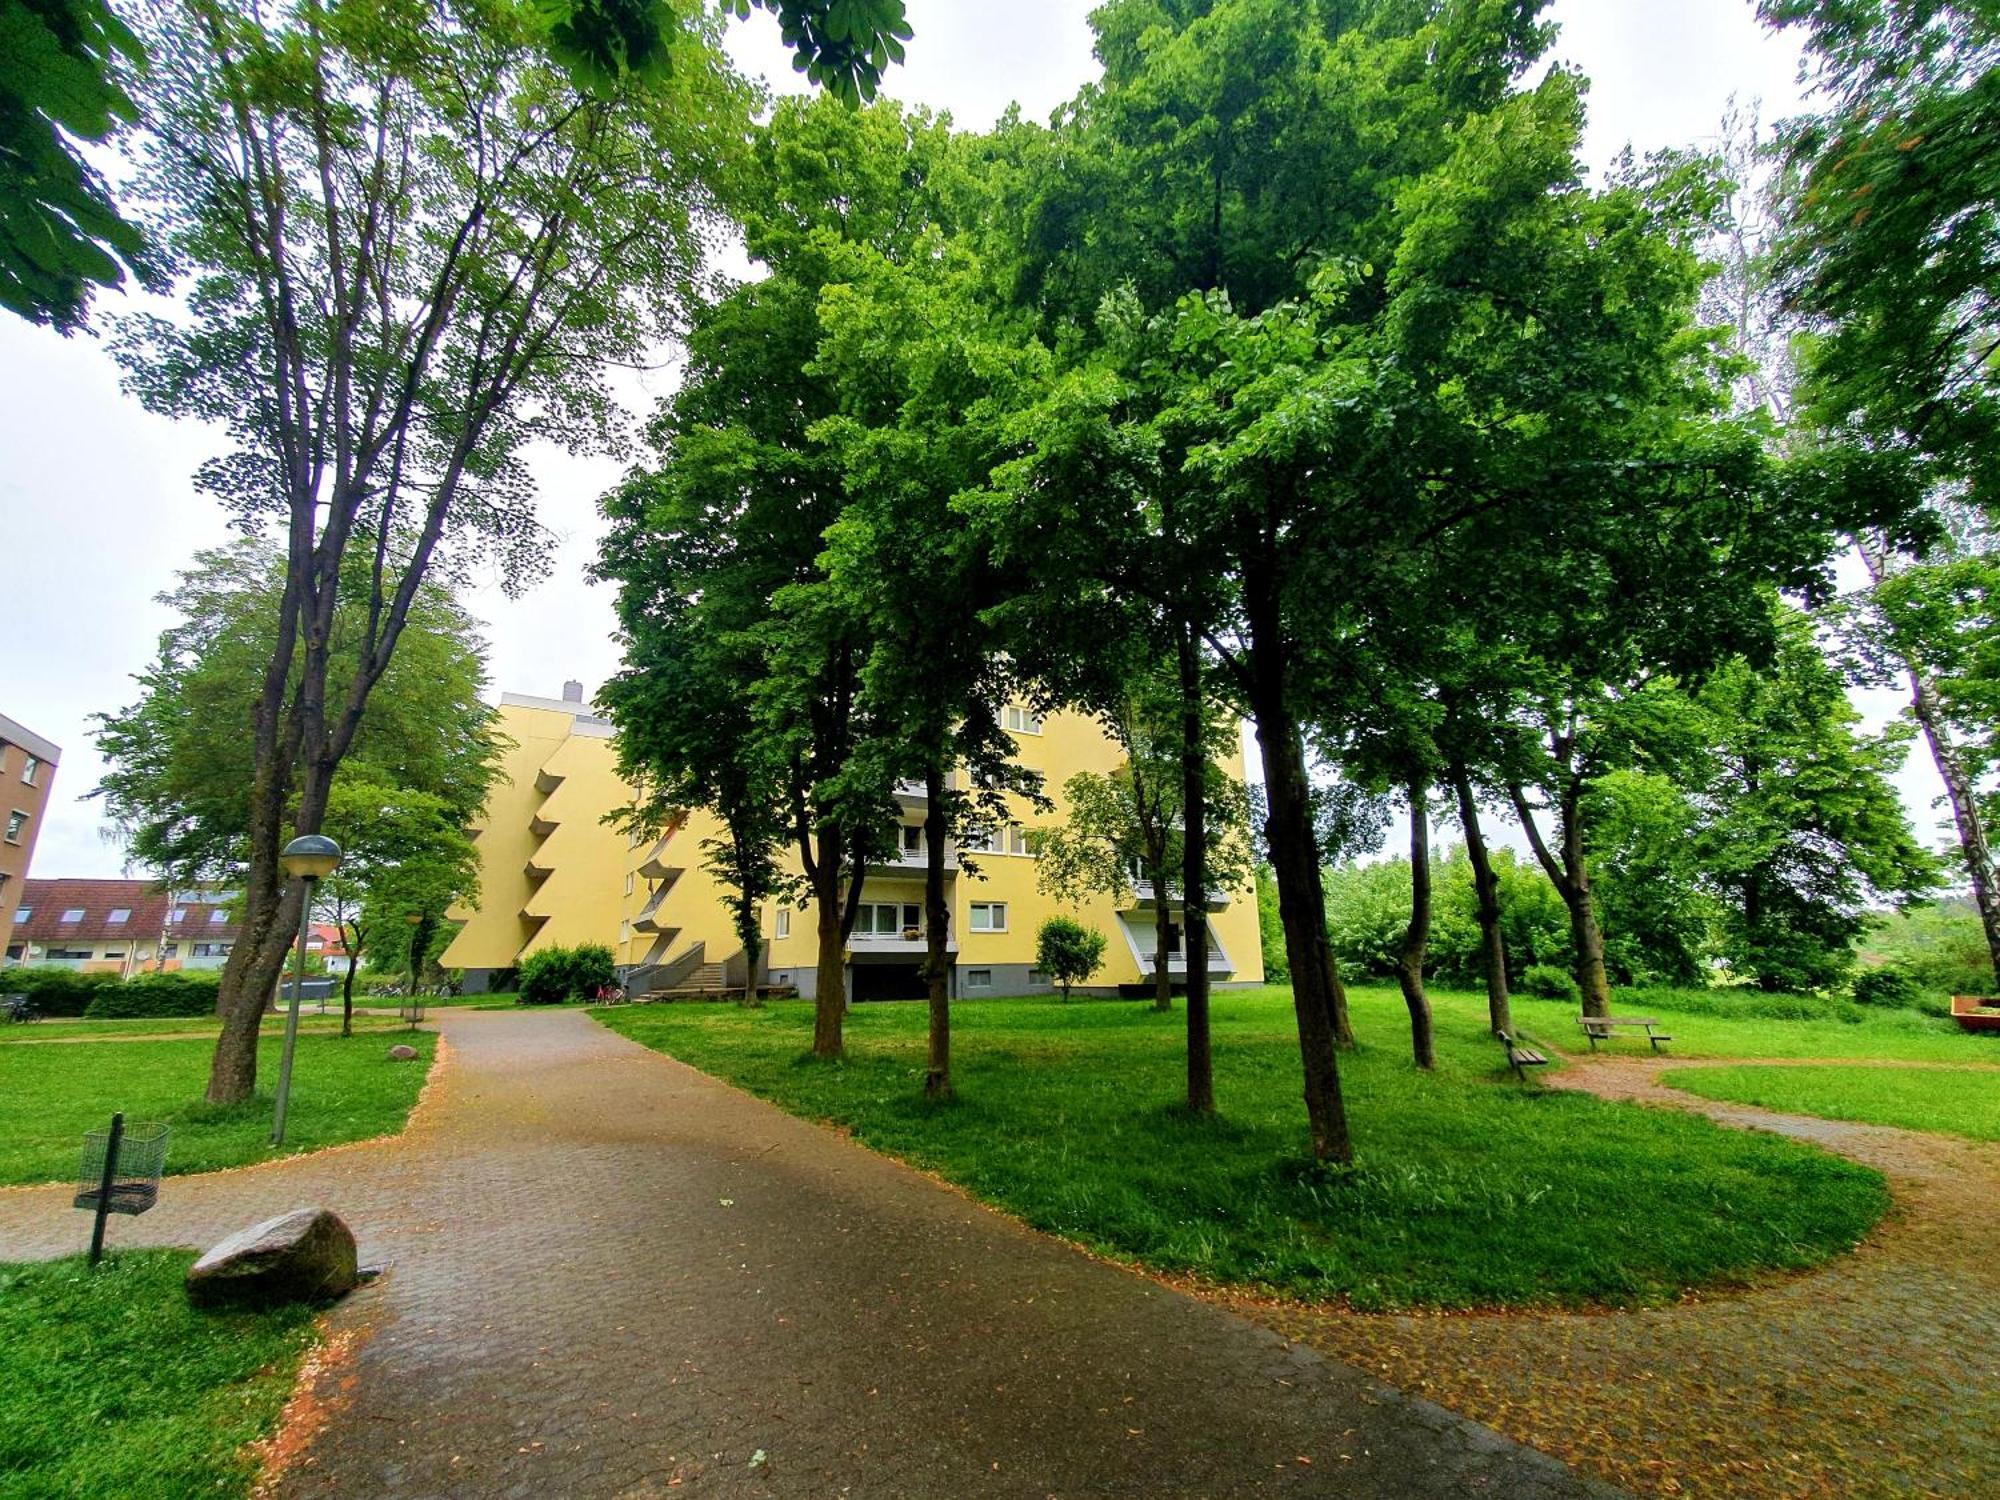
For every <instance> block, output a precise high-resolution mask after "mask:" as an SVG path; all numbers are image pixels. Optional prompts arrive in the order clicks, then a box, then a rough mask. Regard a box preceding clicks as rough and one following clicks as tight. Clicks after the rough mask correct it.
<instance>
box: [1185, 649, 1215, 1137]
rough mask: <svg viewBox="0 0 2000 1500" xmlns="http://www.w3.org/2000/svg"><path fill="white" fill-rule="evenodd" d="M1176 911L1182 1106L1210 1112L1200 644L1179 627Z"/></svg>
mask: <svg viewBox="0 0 2000 1500" xmlns="http://www.w3.org/2000/svg"><path fill="white" fill-rule="evenodd" d="M1179 648H1180V676H1181V745H1180V750H1181V912H1182V927H1183V932H1182V936H1181V941H1182V946H1183V948H1184V950H1185V952H1186V954H1187V964H1186V968H1187V1107H1188V1112H1189V1113H1190V1114H1196V1115H1212V1114H1214V1113H1215V1061H1214V1056H1213V1053H1212V1051H1211V1049H1210V1037H1209V1027H1208V745H1207V743H1206V741H1207V736H1206V735H1205V733H1204V730H1205V728H1206V723H1205V720H1206V715H1205V714H1204V713H1203V711H1202V708H1203V704H1202V683H1201V646H1200V642H1199V641H1197V640H1196V639H1195V637H1194V633H1193V631H1191V630H1189V629H1185V628H1183V629H1182V631H1181V633H1180V641H1179Z"/></svg>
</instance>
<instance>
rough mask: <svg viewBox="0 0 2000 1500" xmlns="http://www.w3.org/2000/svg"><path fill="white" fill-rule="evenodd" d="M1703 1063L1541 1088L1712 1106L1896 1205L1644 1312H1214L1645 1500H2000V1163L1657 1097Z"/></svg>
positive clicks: (1624, 1061)
mask: <svg viewBox="0 0 2000 1500" xmlns="http://www.w3.org/2000/svg"><path fill="white" fill-rule="evenodd" d="M1825 1061H1828V1062H1833V1061H1837V1059H1826V1060H1825ZM1773 1065H1774V1066H1782V1065H1783V1064H1782V1063H1774V1064H1773ZM1699 1066H1701V1064H1700V1063H1695V1062H1689V1061H1686V1060H1674V1059H1665V1058H1663V1059H1659V1060H1657V1061H1656V1060H1653V1059H1650V1058H1610V1057H1599V1058H1596V1059H1587V1058H1579V1059H1574V1060H1572V1063H1571V1066H1569V1067H1568V1068H1565V1069H1564V1070H1563V1071H1562V1072H1561V1073H1559V1074H1557V1075H1555V1076H1554V1077H1552V1078H1550V1079H1549V1080H1548V1081H1549V1082H1550V1083H1551V1084H1556V1085H1561V1086H1565V1087H1571V1088H1582V1089H1587V1090H1589V1091H1590V1092H1592V1093H1596V1094H1601V1095H1604V1096H1605V1097H1607V1098H1614V1099H1626V1100H1633V1101H1636V1102H1639V1103H1643V1104H1649V1105H1657V1106H1671V1107H1674V1108H1680V1109H1693V1110H1699V1111H1700V1112H1701V1113H1703V1114H1706V1115H1709V1116H1711V1117H1712V1118H1714V1119H1717V1120H1720V1121H1722V1122H1724V1123H1725V1124H1729V1125H1735V1126H1740V1127H1742V1128H1745V1129H1752V1130H1769V1131H1773V1132H1776V1133H1778V1134H1781V1135H1788V1136H1793V1137H1795V1138H1797V1139H1800V1140H1807V1141H1812V1142H1815V1143H1817V1144H1819V1145H1822V1146H1825V1147H1826V1148H1827V1149H1829V1150H1832V1151H1838V1152H1840V1153H1841V1154H1842V1155H1845V1156H1850V1157H1852V1158H1854V1159H1855V1160H1857V1161H1863V1162H1867V1163H1869V1164H1870V1165H1872V1166H1874V1167H1877V1168H1879V1169H1880V1170H1881V1171H1882V1172H1883V1173H1884V1174H1885V1175H1886V1176H1887V1178H1888V1181H1889V1187H1890V1191H1891V1193H1892V1194H1893V1197H1894V1204H1895V1206H1894V1207H1893V1208H1892V1209H1891V1210H1890V1213H1889V1216H1888V1218H1887V1219H1885V1220H1884V1221H1883V1223H1882V1224H1881V1226H1879V1227H1878V1228H1877V1230H1876V1232H1875V1233H1874V1234H1873V1235H1872V1236H1871V1237H1870V1238H1869V1240H1868V1241H1867V1242H1866V1243H1865V1244H1863V1245H1862V1247H1861V1248H1860V1250H1859V1251H1858V1252H1857V1253H1855V1254H1853V1255H1848V1256H1842V1257H1841V1258H1839V1259H1838V1260H1836V1261H1834V1262H1833V1263H1832V1264H1830V1265H1828V1266H1827V1267H1825V1268H1824V1269H1822V1270H1819V1271H1816V1272H1813V1273H1811V1274H1809V1275H1804V1276H1797V1277H1789V1278H1783V1279H1774V1280H1773V1281H1771V1282H1769V1283H1766V1284H1764V1285H1762V1286H1759V1287H1757V1288H1754V1289H1752V1290H1749V1291H1745V1292H1741V1293H1734V1294H1730V1293H1724V1294H1719V1295H1716V1296H1713V1297H1710V1298H1707V1299H1703V1300H1690V1301H1688V1302H1685V1303H1682V1304H1680V1305H1678V1306H1675V1307H1671V1308H1664V1309H1660V1310H1655V1311H1643V1312H1630V1313H1580V1314H1520V1313H1514V1314H1495V1315H1473V1316H1446V1317H1437V1316H1432V1317H1400V1316H1376V1315H1366V1316H1364V1315H1354V1314H1346V1313H1341V1312H1338V1311H1334V1310H1329V1309H1315V1308H1305V1307H1297V1306H1282V1305H1271V1306H1261V1307H1253V1306H1251V1305H1249V1304H1248V1303H1240V1304H1239V1303H1236V1302H1234V1301H1230V1300H1229V1299H1222V1300H1224V1301H1225V1304H1226V1305H1231V1306H1237V1307H1239V1310H1241V1311H1244V1312H1246V1313H1248V1314H1249V1315H1251V1316H1253V1317H1257V1318H1259V1319H1260V1320H1261V1321H1263V1322H1265V1323H1266V1324H1268V1325H1269V1326H1271V1327H1273V1328H1275V1329H1277V1330H1278V1331H1280V1332H1283V1333H1284V1334H1286V1335H1287V1336H1288V1337H1293V1338H1298V1339H1301V1340H1303V1341H1305V1342H1307V1343H1309V1344H1311V1345H1312V1346H1313V1347H1315V1348H1317V1349H1319V1350H1321V1351H1322V1352H1323V1353H1326V1354H1330V1355H1332V1356H1333V1357H1335V1358H1337V1359H1342V1360H1348V1361H1351V1362H1353V1363H1354V1364H1356V1365H1358V1366H1359V1367H1361V1368H1362V1369H1365V1370H1368V1371H1370V1372H1371V1373H1374V1374H1376V1375H1379V1376H1380V1377H1381V1378H1382V1379H1384V1380H1386V1381H1390V1382H1393V1383H1394V1384H1396V1385H1397V1386H1399V1387H1400V1388H1402V1389H1404V1390H1406V1391H1411V1392H1415V1393H1418V1394H1421V1395H1424V1396H1428V1397H1430V1398H1431V1399H1433V1400H1436V1401H1441V1402H1443V1403H1445V1404H1446V1405H1448V1406H1450V1407H1452V1408H1453V1409H1454V1410H1456V1411H1460V1412H1463V1413H1465V1414H1466V1415H1467V1416H1470V1417H1473V1418H1475V1419H1477V1420H1479V1421H1482V1422H1488V1423H1491V1424H1492V1425H1493V1426H1494V1427H1496V1428H1497V1429H1499V1430H1500V1431H1501V1432H1504V1433H1506V1434H1507V1435H1508V1436H1510V1437H1513V1438H1515V1439H1517V1440H1519V1441H1521V1442H1525V1443H1532V1444H1533V1445H1534V1446H1535V1447H1537V1448H1539V1449H1542V1450H1544V1451H1547V1452H1550V1453H1554V1454H1557V1455H1559V1456H1561V1457H1563V1458H1565V1459H1566V1460H1568V1461H1569V1462H1570V1463H1571V1464H1573V1465H1574V1466H1575V1467H1576V1468H1577V1469H1578V1470H1579V1471H1581V1472H1585V1473H1592V1474H1596V1475H1598V1476H1601V1477H1603V1478H1605V1479H1609V1480H1612V1481H1614V1482H1616V1483H1618V1484H1621V1485H1624V1486H1626V1487H1628V1488H1630V1489H1632V1490H1635V1491H1637V1492H1640V1493H1644V1494H1657V1495H1686V1496H1754V1497H1773V1496H1784V1497H1793V1496H1796V1497H1801V1500H1803V1497H1815V1500H1816V1497H1822V1496H1831V1495H1842V1496H1847V1495H1853V1496H1878V1495H1879V1496H1891V1495H1894V1496H1903V1495H1910V1496H1949V1497H1953V1500H1961V1497H1962V1500H1971V1497H1975V1496H1995V1495H2000V1287H1996V1284H1995V1280H1994V1276H1993V1266H1994V1259H1993V1257H1994V1250H1995V1246H1996V1245H2000V1146H1996V1145H1994V1144H1991V1143H1980V1142H1973V1141H1966V1140H1959V1139H1955V1138H1952V1137H1947V1136H1941V1135H1931V1134H1925V1133H1922V1132H1918V1131H1911V1130H1897V1129H1891V1128H1888V1127H1886V1126H1878V1125H1857V1124H1846V1123H1840V1122H1835V1121H1831V1120H1817V1119H1807V1118H1803V1117H1800V1116H1793V1115H1780V1114H1774V1113H1771V1112H1769V1111H1766V1110H1761V1109H1754V1108H1751V1107H1748V1106H1745V1105H1737V1104H1729V1103H1724V1102H1721V1101H1716V1100H1708V1099H1701V1098H1697V1097H1696V1096H1694V1095H1692V1094H1686V1093H1682V1092H1680V1091H1678V1090H1674V1089H1669V1088H1667V1087H1665V1086H1664V1085H1662V1084H1661V1083H1659V1082H1658V1079H1657V1075H1658V1074H1659V1073H1660V1072H1661V1071H1663V1070H1664V1069H1667V1068H1691V1067H1699Z"/></svg>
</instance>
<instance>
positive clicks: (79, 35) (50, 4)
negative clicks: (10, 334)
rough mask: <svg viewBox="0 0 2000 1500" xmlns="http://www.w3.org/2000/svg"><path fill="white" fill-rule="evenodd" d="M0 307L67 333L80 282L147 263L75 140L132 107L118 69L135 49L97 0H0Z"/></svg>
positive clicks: (141, 244) (139, 273) (105, 129)
mask: <svg viewBox="0 0 2000 1500" xmlns="http://www.w3.org/2000/svg"><path fill="white" fill-rule="evenodd" d="M0 48H3V49H4V51H5V54H6V59H7V66H6V70H5V73H4V75H0V205H4V207H0V307H5V308H7V309H8V310H9V311H11V312H14V313H18V314H19V315H20V316H21V317H23V318H26V319H27V320H28V321H29V322H31V323H46V324H52V325H53V326H54V327H55V328H56V329H57V330H58V331H60V332H62V333H74V332H75V331H76V330H77V329H78V328H81V327H82V326H83V323H84V317H85V314H86V313H87V312H88V310H89V306H90V297H91V292H92V291H93V290H94V289H95V288H97V287H109V286H119V285H122V284H123V282H124V280H125V276H126V274H127V273H128V272H129V273H131V274H132V275H134V276H136V277H137V278H138V279H139V280H140V281H142V282H145V283H146V284H147V285H149V286H156V285H157V284H158V282H159V267H158V265H157V263H156V257H155V256H154V255H153V254H152V253H151V251H150V249H149V247H148V245H147V243H146V239H145V236H144V235H142V234H141V233H140V231H139V230H138V228H137V227H136V226H134V225H133V224H131V223H129V222H128V221H127V220H125V219H123V218H121V217H120V216H119V213H118V209H117V207H116V205H114V204H113V203H112V201H111V195H110V192H109V190H108V189H107V188H106V187H105V185H104V181H103V179H102V178H101V177H100V176H99V175H98V173H97V172H96V171H95V170H94V169H93V168H92V167H91V165H90V164H89V163H88V162H87V161H85V160H84V158H83V154H82V152H81V151H80V150H79V149H78V143H80V142H82V143H89V144H98V145H101V144H103V143H104V142H105V141H107V140H109V139H110V138H111V136H112V135H113V133H114V132H115V131H117V130H118V129H119V128H120V127H121V126H125V125H129V124H131V123H132V122H133V120H134V119H135V118H136V117H137V113H138V110H137V107H136V106H135V105H134V104H133V102H132V99H131V96H130V95H129V94H127V93H126V90H125V87H124V85H123V83H122V82H121V80H120V78H119V76H118V75H119V74H120V72H121V71H123V70H125V69H127V68H132V67H136V66H138V65H139V64H140V63H141V62H142V56H143V55H142V53H141V50H140V47H139V41H138V38H136V37H135V36H134V35H133V34H132V32H131V29H130V28H129V27H127V26H126V25H125V23H124V22H123V21H121V20H119V19H118V17H117V15H116V14H115V13H114V12H113V11H112V9H111V7H110V6H109V5H108V4H106V3H105V0H0Z"/></svg>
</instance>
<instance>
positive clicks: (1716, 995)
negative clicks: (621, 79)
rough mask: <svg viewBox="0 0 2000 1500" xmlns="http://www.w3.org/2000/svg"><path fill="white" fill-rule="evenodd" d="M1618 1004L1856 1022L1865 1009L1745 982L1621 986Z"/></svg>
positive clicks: (1693, 1012) (1839, 998)
mask: <svg viewBox="0 0 2000 1500" xmlns="http://www.w3.org/2000/svg"><path fill="white" fill-rule="evenodd" d="M1616 1005H1617V1006H1618V1007H1619V1008H1630V1009H1641V1010H1677V1011H1680V1012H1681V1013H1682V1014H1684V1015H1696V1016H1725V1017H1733V1018H1735V1019H1738V1020H1742V1019H1748V1018H1754V1019H1757V1020H1760V1021H1844V1022H1847V1023H1849V1024H1850V1025H1853V1024H1858V1023H1860V1022H1861V1021H1862V1020H1864V1019H1866V1018H1867V1015H1868V1012H1867V1011H1865V1010H1863V1009H1862V1008H1861V1007H1860V1006H1858V1005H1856V1004H1855V1003H1854V1002H1853V1001H1852V1000H1849V999H1846V998H1845V997H1843V996H1839V995H1794V994H1790V993H1788V992H1786V991H1784V990H1759V989H1752V988H1750V987H1749V986H1747V985H1716V986H1713V987H1711V988H1709V989H1699V990H1697V989H1672V988H1667V987H1665V986H1658V987H1654V988H1649V989H1632V990H1621V991H1619V993H1618V997H1617V1000H1616Z"/></svg>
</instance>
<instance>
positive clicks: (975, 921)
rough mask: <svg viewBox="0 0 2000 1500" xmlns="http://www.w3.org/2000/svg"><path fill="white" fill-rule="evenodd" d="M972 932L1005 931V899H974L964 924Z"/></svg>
mask: <svg viewBox="0 0 2000 1500" xmlns="http://www.w3.org/2000/svg"><path fill="white" fill-rule="evenodd" d="M966 925H967V926H969V927H970V928H971V929H972V930H973V931H974V932H1005V931H1006V930H1007V903H1006V902H1005V901H975V902H973V903H972V910H971V912H970V914H969V920H968V922H967V924H966Z"/></svg>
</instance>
